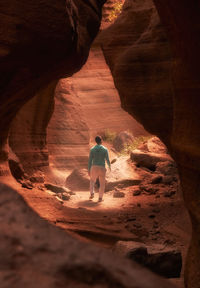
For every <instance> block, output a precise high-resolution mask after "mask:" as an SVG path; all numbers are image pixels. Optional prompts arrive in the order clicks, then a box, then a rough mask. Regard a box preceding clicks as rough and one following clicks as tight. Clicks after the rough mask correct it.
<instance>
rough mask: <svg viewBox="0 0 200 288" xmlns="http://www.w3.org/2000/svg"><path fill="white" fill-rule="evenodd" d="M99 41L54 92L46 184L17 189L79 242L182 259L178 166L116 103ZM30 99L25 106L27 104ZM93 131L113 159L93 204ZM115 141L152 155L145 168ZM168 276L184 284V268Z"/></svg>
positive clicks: (184, 238) (186, 231) (184, 239)
mask: <svg viewBox="0 0 200 288" xmlns="http://www.w3.org/2000/svg"><path fill="white" fill-rule="evenodd" d="M96 41H97V42H94V45H93V47H92V49H91V51H90V56H89V58H88V61H87V63H86V64H85V65H84V67H83V68H82V69H81V70H80V71H79V72H78V73H77V74H75V75H73V77H71V78H66V79H62V80H60V81H59V83H58V85H57V88H56V90H55V98H54V99H55V103H54V109H53V114H52V116H51V119H50V121H49V124H48V127H47V146H48V153H49V167H50V172H48V171H45V170H43V172H41V174H42V175H44V172H45V183H39V184H37V183H35V185H34V187H29V188H31V189H30V190H28V191H27V189H22V188H20V193H21V195H23V197H24V198H25V199H26V201H27V202H28V203H29V205H30V206H31V207H32V208H33V209H34V210H35V211H36V212H37V213H38V214H39V215H40V216H41V217H42V218H44V219H46V220H48V221H50V222H51V223H52V224H53V225H56V226H58V227H61V228H62V229H64V230H65V231H67V232H68V233H71V234H72V235H73V236H74V237H77V238H78V239H81V240H82V241H86V242H88V241H89V243H90V241H91V242H92V243H95V244H97V245H100V246H101V247H104V248H107V249H109V250H113V249H114V250H116V251H115V253H119V254H120V255H121V252H120V251H118V250H117V249H118V248H116V247H118V245H119V243H124V244H123V245H127V244H126V243H132V242H130V241H134V242H136V243H144V244H145V245H150V246H152V245H155V244H157V245H161V248H159V249H161V250H163V249H169V250H170V249H171V251H176V250H179V251H181V254H182V257H183V265H184V263H185V257H186V251H187V248H188V243H189V239H190V229H191V228H190V222H189V219H188V215H187V212H186V211H185V208H184V205H183V202H182V199H181V191H180V187H179V183H178V181H179V179H178V175H177V171H176V168H175V166H176V165H175V164H174V162H173V160H172V159H171V157H170V156H169V154H168V152H167V149H166V147H165V146H164V145H163V144H162V143H161V141H160V140H159V139H158V138H156V137H154V136H152V135H150V134H149V133H147V132H146V131H145V130H144V128H143V127H142V125H140V124H139V123H138V122H137V121H136V120H135V119H134V118H133V117H131V116H130V115H129V114H128V113H127V112H125V111H124V110H123V109H122V108H121V105H120V99H119V95H118V93H117V90H116V89H115V87H114V83H113V79H112V76H111V73H110V70H109V68H108V66H107V65H106V63H105V59H104V56H103V54H102V51H101V49H100V46H99V45H98V38H97V40H96ZM32 101H34V100H31V101H30V103H27V104H26V108H25V109H24V108H23V109H22V110H25V111H27V110H29V109H30V108H27V107H32V106H33V103H31V102H32ZM40 105H41V102H40ZM21 113H23V111H22V112H21ZM23 117H24V116H23ZM15 123H16V122H15ZM15 133H16V124H15ZM97 134H100V135H102V137H103V139H104V143H105V146H106V147H108V149H109V153H110V159H111V162H114V163H113V164H112V172H111V173H107V185H106V192H105V197H104V202H102V203H98V202H97V199H98V193H96V194H95V199H94V200H93V201H90V200H89V177H88V175H87V162H88V153H89V148H90V147H91V146H92V145H94V139H93V138H94V136H95V135H97ZM123 135H125V139H124V138H123V137H124V136H123ZM120 137H122V138H120ZM126 137H127V138H126ZM129 137H132V138H131V142H130V139H129ZM115 138H116V139H115ZM127 144H129V145H127ZM120 145H122V146H123V145H124V146H123V147H124V148H126V149H128V148H129V149H132V150H130V151H131V152H133V156H132V157H135V156H137V153H139V154H138V155H139V157H141V159H143V158H142V157H143V156H144V155H143V154H145V155H148V156H149V159H148V160H147V161H146V162H145V163H144V166H143V165H141V164H140V161H141V160H140V158H139V160H135V159H132V161H131V154H130V152H129V153H127V151H125V150H126V149H123V147H121V146H120ZM126 145H127V146H126ZM131 145H132V146H131ZM135 149H136V150H135ZM134 151H135V152H134ZM136 151H137V152H136ZM134 153H135V154H134ZM134 155H135V156H134ZM155 159H156V160H155ZM162 163H164V164H165V165H163V166H162ZM170 165H171V166H170ZM152 166H154V167H152ZM170 169H171V170H170ZM41 171H42V170H41ZM66 178H67V180H66ZM154 182H155V183H154ZM27 188H28V187H27ZM119 241H123V242H119ZM120 245H122V244H120ZM141 245H142V244H141ZM156 249H158V247H157V248H156ZM158 251H159V250H158ZM158 251H157V252H158ZM123 256H125V255H123ZM173 282H174V283H176V285H177V287H181V288H182V287H183V269H182V273H181V278H180V279H179V278H177V279H175V280H173Z"/></svg>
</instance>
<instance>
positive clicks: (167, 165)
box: [156, 161, 177, 176]
mask: <svg viewBox="0 0 200 288" xmlns="http://www.w3.org/2000/svg"><path fill="white" fill-rule="evenodd" d="M156 172H158V173H160V174H164V175H167V176H168V175H177V168H176V163H175V162H174V161H163V162H158V163H157V164H156Z"/></svg>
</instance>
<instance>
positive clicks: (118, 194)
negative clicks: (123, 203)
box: [113, 191, 125, 198]
mask: <svg viewBox="0 0 200 288" xmlns="http://www.w3.org/2000/svg"><path fill="white" fill-rule="evenodd" d="M113 197H114V198H123V197H125V193H124V192H120V191H114V193H113Z"/></svg>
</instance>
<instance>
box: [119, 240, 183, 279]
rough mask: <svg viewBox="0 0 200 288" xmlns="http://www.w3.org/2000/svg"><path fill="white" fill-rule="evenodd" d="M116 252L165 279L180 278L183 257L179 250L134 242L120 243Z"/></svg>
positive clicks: (160, 245)
mask: <svg viewBox="0 0 200 288" xmlns="http://www.w3.org/2000/svg"><path fill="white" fill-rule="evenodd" d="M152 240H157V237H156V236H153V237H152ZM114 250H115V251H116V252H118V253H119V254H120V255H121V256H126V257H127V258H129V259H131V260H133V261H136V262H138V263H139V264H141V265H143V266H145V267H147V268H149V269H150V270H152V271H153V272H155V273H157V274H159V275H161V276H163V277H166V278H178V277H180V273H181V268H182V256H181V252H180V251H179V250H178V249H174V248H170V247H166V246H165V245H162V244H154V245H145V244H143V243H139V242H134V241H118V242H117V243H116V245H115V247H114Z"/></svg>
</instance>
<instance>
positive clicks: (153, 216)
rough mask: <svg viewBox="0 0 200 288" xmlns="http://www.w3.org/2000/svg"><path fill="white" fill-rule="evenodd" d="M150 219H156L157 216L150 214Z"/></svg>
mask: <svg viewBox="0 0 200 288" xmlns="http://www.w3.org/2000/svg"><path fill="white" fill-rule="evenodd" d="M148 217H149V218H155V217H156V215H155V214H149V216H148Z"/></svg>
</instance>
